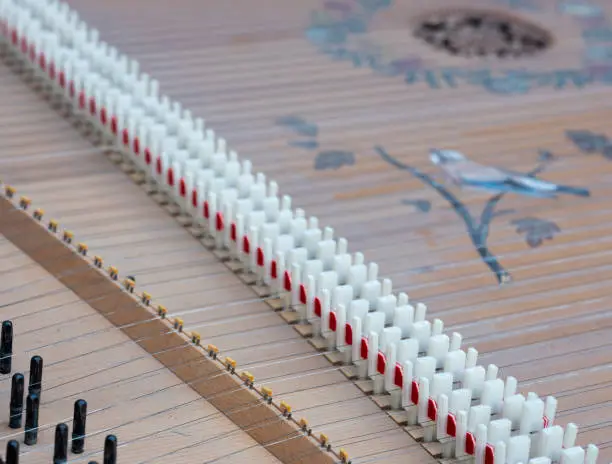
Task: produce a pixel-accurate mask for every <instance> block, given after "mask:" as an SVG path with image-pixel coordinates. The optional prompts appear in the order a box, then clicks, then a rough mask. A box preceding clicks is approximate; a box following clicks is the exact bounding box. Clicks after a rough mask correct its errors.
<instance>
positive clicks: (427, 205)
mask: <svg viewBox="0 0 612 464" xmlns="http://www.w3.org/2000/svg"><path fill="white" fill-rule="evenodd" d="M402 204H403V205H409V206H414V207H415V208H416V209H418V210H419V211H420V212H422V213H429V211H430V210H431V202H430V201H427V200H408V199H404V200H402Z"/></svg>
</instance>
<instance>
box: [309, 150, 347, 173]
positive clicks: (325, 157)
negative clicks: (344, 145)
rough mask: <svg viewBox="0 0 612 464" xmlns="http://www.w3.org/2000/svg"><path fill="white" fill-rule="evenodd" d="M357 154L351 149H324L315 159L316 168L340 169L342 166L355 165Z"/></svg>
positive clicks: (319, 169) (320, 169) (318, 169)
mask: <svg viewBox="0 0 612 464" xmlns="http://www.w3.org/2000/svg"><path fill="white" fill-rule="evenodd" d="M354 164H355V155H354V154H353V153H351V152H350V151H343V150H327V151H322V152H320V153H319V154H318V155H317V158H316V159H315V169H316V170H317V171H322V170H326V169H339V168H341V167H342V166H353V165H354Z"/></svg>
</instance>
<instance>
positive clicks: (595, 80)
mask: <svg viewBox="0 0 612 464" xmlns="http://www.w3.org/2000/svg"><path fill="white" fill-rule="evenodd" d="M497 1H498V2H502V3H504V4H506V6H508V7H510V8H513V9H521V10H524V11H536V10H538V9H540V8H539V5H538V4H537V3H536V2H535V1H530V0H497ZM391 6H392V1H391V0H380V1H376V0H371V1H366V0H360V1H355V0H353V1H350V0H345V1H333V2H326V3H325V4H324V9H323V10H318V11H315V12H313V13H312V15H311V21H310V26H309V27H308V29H307V30H306V37H307V38H308V40H309V41H310V42H312V43H313V44H314V45H315V46H317V48H318V49H319V50H320V51H321V52H322V53H324V54H326V55H328V56H329V57H330V58H332V59H334V60H339V61H346V62H351V63H352V65H353V66H354V67H357V68H363V67H368V68H370V69H372V70H373V71H374V72H375V73H377V74H379V75H381V76H387V77H395V78H397V77H403V79H404V81H405V82H406V84H409V85H418V84H423V85H426V86H428V87H429V88H431V89H441V88H456V87H459V86H460V85H470V86H476V87H480V88H482V89H484V90H486V91H488V92H490V93H493V94H498V95H520V94H526V93H528V92H530V91H532V90H536V89H538V88H543V87H547V88H554V89H557V90H562V89H567V88H583V87H585V86H586V85H593V84H600V85H612V46H610V45H607V44H605V43H601V42H603V41H607V40H608V37H609V36H610V35H612V28H610V27H609V26H608V23H607V19H606V18H605V16H604V13H603V11H602V10H601V8H599V7H597V6H595V5H592V4H590V3H587V2H577V1H573V2H569V1H568V2H563V3H561V4H560V5H559V10H560V11H561V12H562V13H563V14H565V15H569V16H572V17H574V18H576V20H578V21H585V20H589V21H591V22H592V21H593V19H594V18H595V19H596V20H598V21H599V22H600V26H599V27H598V28H597V29H594V28H593V25H592V24H591V23H589V24H584V25H582V28H583V31H584V32H583V36H584V37H585V40H586V42H587V43H586V47H585V56H584V66H583V67H581V68H576V69H556V70H551V71H544V72H531V71H528V70H525V69H509V70H501V71H496V72H494V71H492V70H490V69H486V68H485V69H480V70H473V69H456V68H436V69H428V68H426V67H424V65H423V63H422V60H421V58H420V57H418V56H410V57H406V58H402V59H394V60H390V59H389V58H386V57H385V56H384V53H383V51H382V50H376V47H374V46H369V47H365V48H364V46H363V45H356V44H354V43H352V42H353V41H351V38H354V37H361V38H363V37H364V34H365V33H366V32H367V31H368V28H369V25H370V23H371V21H372V19H373V18H374V17H375V16H376V14H377V13H379V12H380V11H381V10H383V9H386V8H389V7H391ZM587 38H588V39H587ZM372 48H374V50H371V49H372Z"/></svg>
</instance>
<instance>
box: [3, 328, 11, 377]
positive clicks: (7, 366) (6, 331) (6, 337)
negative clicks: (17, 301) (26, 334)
mask: <svg viewBox="0 0 612 464" xmlns="http://www.w3.org/2000/svg"><path fill="white" fill-rule="evenodd" d="M12 360H13V323H12V322H11V321H4V322H3V323H2V335H1V337H0V374H10V373H11V364H12Z"/></svg>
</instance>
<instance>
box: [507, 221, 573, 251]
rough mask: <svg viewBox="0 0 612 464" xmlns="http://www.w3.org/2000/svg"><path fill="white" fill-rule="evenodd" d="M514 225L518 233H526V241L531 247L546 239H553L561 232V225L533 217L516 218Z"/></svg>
mask: <svg viewBox="0 0 612 464" xmlns="http://www.w3.org/2000/svg"><path fill="white" fill-rule="evenodd" d="M512 225H514V226H516V232H517V233H518V234H524V235H525V241H526V242H527V244H528V245H529V246H530V247H531V248H536V247H538V246H540V245H541V244H542V242H543V241H544V240H552V239H553V238H554V236H555V235H556V234H558V233H559V232H561V229H560V228H559V226H558V225H557V224H555V223H554V222H552V221H547V220H544V219H538V218H533V217H526V218H522V219H515V220H514V221H512Z"/></svg>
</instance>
